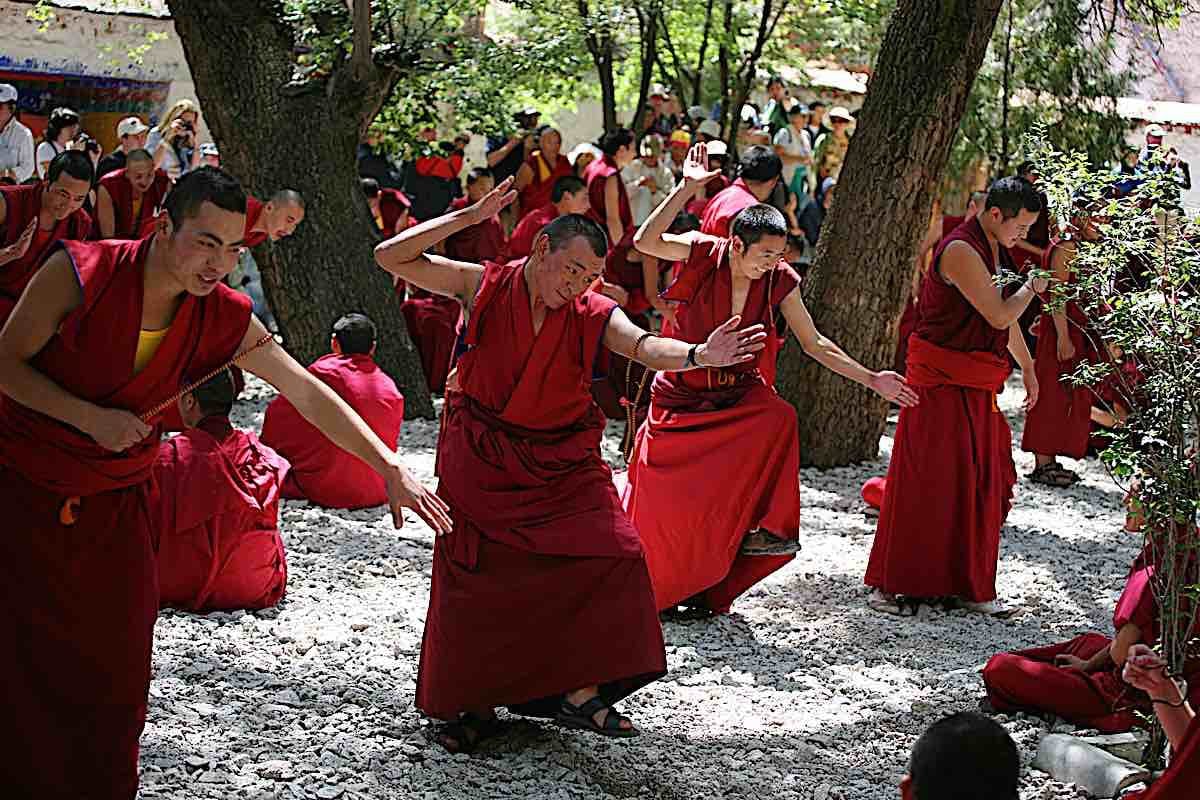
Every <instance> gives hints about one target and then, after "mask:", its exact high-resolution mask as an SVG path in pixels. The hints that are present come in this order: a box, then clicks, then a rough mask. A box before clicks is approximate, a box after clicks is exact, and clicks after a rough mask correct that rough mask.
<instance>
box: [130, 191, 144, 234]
mask: <svg viewBox="0 0 1200 800" xmlns="http://www.w3.org/2000/svg"><path fill="white" fill-rule="evenodd" d="M144 199H145V195H140V194H139V195H137V196H136V197H134V198H133V209H132V210H133V235H134V236H135V237H136V236H137V235H138V228H139V227H140V226H139V225H138V221H139V220H140V219H141V218H142V201H143V200H144Z"/></svg>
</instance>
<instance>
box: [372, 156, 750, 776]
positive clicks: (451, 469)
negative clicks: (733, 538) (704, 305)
mask: <svg viewBox="0 0 1200 800" xmlns="http://www.w3.org/2000/svg"><path fill="white" fill-rule="evenodd" d="M511 184H512V180H511V179H509V180H506V181H504V182H503V183H501V184H500V186H499V187H497V189H496V190H495V191H493V192H492V193H490V194H488V195H487V196H486V197H484V198H483V199H482V200H480V201H479V202H478V203H476V204H475V205H472V206H470V207H468V208H465V209H462V210H460V211H454V212H451V213H450V214H448V215H446V216H443V217H439V218H437V219H434V220H431V221H429V222H426V223H423V224H421V225H418V226H416V227H415V228H410V229H409V230H408V231H406V232H404V233H403V234H401V235H400V236H398V237H396V238H395V239H392V240H391V241H389V242H385V243H384V244H382V245H380V246H379V247H378V248H377V249H376V257H377V259H378V260H379V263H380V265H381V266H382V267H383V268H384V269H386V270H387V271H388V272H390V273H392V274H393V275H395V276H397V277H398V278H400V279H402V280H404V281H407V282H408V283H410V284H415V285H417V286H420V287H422V288H424V289H426V290H428V291H432V292H437V293H438V294H441V295H443V296H445V297H454V298H457V299H458V300H459V302H461V303H463V304H464V306H465V308H466V319H467V325H466V330H465V331H464V334H463V343H464V346H465V352H464V353H463V355H462V357H461V358H460V360H459V362H458V368H457V383H458V387H457V388H456V390H455V391H453V392H451V393H450V394H449V396H448V397H447V400H446V407H445V410H444V411H443V414H444V417H443V420H442V425H443V427H442V434H441V436H440V438H439V441H438V475H439V478H440V480H441V483H440V485H439V488H438V492H439V494H440V495H441V496H442V497H443V498H445V500H446V502H447V503H448V504H449V505H450V508H451V515H452V517H453V519H454V530H453V531H452V532H451V533H450V534H449V535H447V536H445V537H442V538H439V539H438V540H437V542H436V545H435V547H434V556H433V583H432V586H431V588H430V597H429V613H428V615H427V617H426V623H425V637H424V641H423V644H422V648H421V665H420V672H419V675H418V678H417V706H418V707H419V708H421V709H422V710H423V711H424V712H425V713H426V714H428V715H430V716H431V717H436V718H440V719H445V720H452V721H453V722H452V723H451V724H450V725H448V726H445V727H444V728H442V729H441V730H440V731H439V732H438V734H437V740H438V741H439V742H440V743H441V744H442V745H443V746H445V747H446V748H447V749H449V750H452V751H455V752H465V751H468V750H470V749H472V748H473V747H474V746H475V745H477V744H478V743H479V741H481V740H482V739H483V738H484V737H486V736H488V735H491V734H493V733H494V732H495V730H496V721H495V714H494V710H493V709H494V708H495V707H496V706H500V705H505V706H508V707H509V708H510V709H513V710H515V711H516V712H517V713H521V714H526V715H534V716H549V717H553V718H555V719H556V720H557V721H558V723H559V724H561V725H564V726H566V727H570V728H578V729H583V730H588V731H592V732H595V733H599V734H602V735H605V736H616V737H628V736H634V735H636V734H637V732H638V731H637V729H636V728H634V727H633V724H632V723H631V722H630V720H629V719H627V718H626V717H624V716H623V715H621V714H620V713H619V712H617V711H616V710H615V709H614V708H613V704H614V703H616V702H617V701H619V700H620V699H622V698H623V697H626V696H627V695H629V694H630V693H631V692H633V691H636V690H637V689H639V688H640V687H642V686H645V685H646V684H647V683H649V682H651V681H653V680H655V679H657V678H659V677H661V676H662V675H663V674H664V671H665V670H666V661H665V657H664V653H663V640H662V630H661V628H660V627H659V622H658V615H657V614H656V612H655V607H654V596H653V591H652V589H651V585H650V577H649V575H648V574H647V572H646V564H645V561H644V559H643V556H642V547H641V543H640V542H639V540H638V535H637V531H636V530H634V528H633V525H632V524H631V523H630V522H629V520H628V518H626V516H625V514H624V513H623V512H622V510H621V503H620V500H619V498H618V497H617V492H616V489H615V487H614V486H613V483H612V473H611V471H610V470H609V469H608V467H607V466H606V465H605V463H604V461H603V460H602V459H601V457H600V440H601V437H602V436H603V433H604V417H603V415H602V414H601V413H600V412H599V410H598V409H597V408H596V406H595V405H594V404H593V402H592V397H591V394H590V393H589V391H588V385H589V383H590V382H591V380H592V377H593V375H594V373H595V370H596V367H597V366H598V361H597V359H598V356H599V353H600V349H601V348H602V347H604V348H608V349H611V350H616V351H619V352H623V353H625V354H626V355H627V356H629V357H630V358H636V359H638V360H640V361H642V362H645V363H647V365H648V366H650V367H652V368H654V369H671V370H678V369H687V368H689V367H692V366H693V365H700V366H719V365H728V364H733V363H744V362H746V361H748V360H750V359H752V358H753V357H754V353H755V352H756V351H757V350H758V349H760V348H761V346H762V344H761V340H762V336H763V333H762V328H761V326H754V327H751V328H747V329H745V330H742V331H737V330H735V328H736V327H737V325H738V323H739V320H738V319H737V318H736V317H735V318H733V319H730V320H729V321H728V322H727V323H726V324H725V325H722V326H720V327H719V328H718V329H717V330H716V331H714V332H713V334H712V335H711V336H709V337H708V340H707V341H706V342H704V343H701V344H691V345H689V344H687V343H685V342H680V341H677V340H674V339H667V338H662V337H657V336H655V335H653V334H651V333H649V332H647V331H645V330H643V329H641V328H638V327H637V326H635V325H633V324H632V323H631V322H630V321H629V319H628V318H627V317H626V316H625V313H624V312H623V311H621V310H620V309H618V308H617V307H616V304H615V303H614V302H613V301H612V300H610V299H609V298H607V297H604V296H602V295H599V294H596V293H594V292H591V291H589V287H591V286H592V285H593V283H594V282H595V280H596V278H597V277H598V276H599V275H600V272H601V270H602V269H603V264H604V256H605V253H606V252H607V247H608V241H607V237H606V236H605V234H604V230H603V228H601V227H600V226H599V225H598V224H597V223H596V222H594V221H593V220H591V219H589V218H587V217H583V216H577V215H568V216H565V217H560V218H558V219H556V220H554V221H553V222H551V223H550V224H549V225H547V226H546V227H545V228H544V229H543V230H542V233H541V234H540V235H539V236H538V238H537V241H536V242H535V243H534V246H533V253H532V254H531V255H530V256H529V258H528V259H527V260H526V261H524V262H510V263H509V264H506V265H500V264H495V263H487V264H482V265H480V264H471V263H467V262H462V261H452V260H450V259H447V258H443V257H441V256H436V255H428V254H426V253H427V251H429V250H432V249H433V248H434V247H435V246H436V245H437V244H438V243H439V242H441V241H443V240H445V239H446V238H447V237H449V236H452V235H454V234H455V233H457V232H458V231H461V230H463V229H464V228H467V227H469V226H471V225H477V224H479V223H480V222H482V221H484V220H487V219H490V218H491V217H492V216H493V215H495V214H497V213H499V212H500V211H501V210H502V209H503V208H504V207H505V206H506V205H507V204H509V203H511V202H512V201H513V200H514V199H515V198H516V193H515V192H511V191H509V187H510V186H511ZM618 640H619V641H620V646H619V647H615V646H614V642H616V641H618Z"/></svg>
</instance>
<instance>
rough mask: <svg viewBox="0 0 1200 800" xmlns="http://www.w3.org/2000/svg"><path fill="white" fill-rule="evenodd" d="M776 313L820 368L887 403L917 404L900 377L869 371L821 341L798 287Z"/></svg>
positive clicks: (913, 395)
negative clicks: (868, 390)
mask: <svg viewBox="0 0 1200 800" xmlns="http://www.w3.org/2000/svg"><path fill="white" fill-rule="evenodd" d="M779 310H780V311H782V312H783V317H784V319H786V320H787V323H788V327H789V328H791V330H792V333H794V334H795V335H796V338H797V339H799V340H800V346H801V347H802V348H804V352H805V353H808V354H809V355H810V356H812V357H813V358H815V359H816V360H817V361H818V362H819V363H820V364H821V365H822V366H824V367H826V368H827V369H831V370H833V371H834V372H836V373H837V374H839V375H841V376H843V377H846V378H849V379H850V380H852V381H854V382H855V383H860V384H862V385H863V386H866V387H867V388H869V389H871V390H872V391H873V392H875V393H876V394H878V395H880V396H881V397H883V398H884V399H886V400H888V401H890V402H894V403H899V404H900V405H902V406H915V405H916V404H917V393H916V392H914V391H913V390H912V388H911V387H909V385H908V384H907V383H905V381H904V378H903V377H901V376H900V375H898V374H896V373H895V372H872V371H871V370H869V369H867V368H866V367H864V366H863V365H862V364H859V363H858V362H857V361H855V360H854V359H853V358H851V357H850V356H848V355H847V354H846V352H845V351H844V350H842V348H840V347H838V346H837V344H835V343H834V342H833V340H831V339H827V338H825V336H824V335H822V334H821V332H820V331H819V330H817V326H816V325H815V324H813V320H812V316H811V315H810V314H809V313H808V308H806V307H805V305H804V300H803V299H802V298H801V297H800V287H798V286H797V287H796V288H795V289H792V291H791V292H789V293H788V296H787V297H785V298H784V299H783V302H782V303H781V304H780V305H779Z"/></svg>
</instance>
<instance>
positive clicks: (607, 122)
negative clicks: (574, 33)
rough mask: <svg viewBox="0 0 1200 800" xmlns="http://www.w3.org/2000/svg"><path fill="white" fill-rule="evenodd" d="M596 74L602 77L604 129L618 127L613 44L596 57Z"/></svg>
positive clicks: (601, 94) (601, 99)
mask: <svg viewBox="0 0 1200 800" xmlns="http://www.w3.org/2000/svg"><path fill="white" fill-rule="evenodd" d="M596 74H597V76H598V77H599V78H600V105H601V107H602V109H603V115H604V131H605V133H611V132H612V131H615V130H616V129H617V84H616V81H615V80H614V78H613V54H612V46H611V44H610V45H609V46H608V48H607V50H606V52H605V53H603V54H602V55H601V56H598V57H597V58H596Z"/></svg>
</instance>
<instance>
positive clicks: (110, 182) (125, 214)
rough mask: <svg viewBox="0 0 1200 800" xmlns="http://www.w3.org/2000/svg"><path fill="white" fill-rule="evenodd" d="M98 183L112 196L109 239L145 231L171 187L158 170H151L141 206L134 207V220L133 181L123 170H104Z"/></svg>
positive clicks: (141, 233)
mask: <svg viewBox="0 0 1200 800" xmlns="http://www.w3.org/2000/svg"><path fill="white" fill-rule="evenodd" d="M100 185H101V186H103V187H104V188H105V189H107V190H108V195H109V197H111V198H112V205H113V223H114V228H113V235H112V238H113V239H139V238H142V235H143V233H145V232H148V231H147V229H146V227H145V226H146V225H148V224H150V225H152V224H153V220H154V215H155V214H156V213H157V212H158V209H159V207H160V206H161V205H162V201H163V198H165V197H166V196H167V192H168V191H170V189H171V179H170V178H169V177H167V173H165V172H163V171H162V170H161V169H158V170H155V171H154V183H152V184H150V188H149V189H147V190H146V192H145V194H144V195H143V196H142V207H141V208H140V209H138V216H137V219H134V218H133V199H134V191H133V184H132V183H130V182H129V178H127V177H125V170H123V169H119V170H117V171H116V172H110V173H108V174H107V175H105V176H104V177H103V178H101V179H100ZM97 230H98V229H97ZM97 235H99V234H97Z"/></svg>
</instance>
